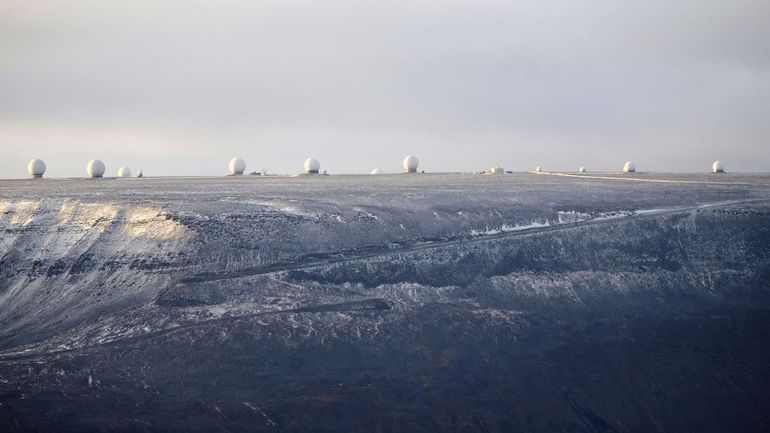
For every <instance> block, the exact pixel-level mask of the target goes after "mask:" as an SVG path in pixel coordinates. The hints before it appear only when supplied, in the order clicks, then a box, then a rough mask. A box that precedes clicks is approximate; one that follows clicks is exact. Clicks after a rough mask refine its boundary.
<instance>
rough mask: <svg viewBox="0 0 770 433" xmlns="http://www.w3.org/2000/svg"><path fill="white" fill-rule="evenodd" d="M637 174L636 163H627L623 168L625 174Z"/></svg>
mask: <svg viewBox="0 0 770 433" xmlns="http://www.w3.org/2000/svg"><path fill="white" fill-rule="evenodd" d="M635 172H636V164H634V161H626V164H625V165H624V166H623V173H635Z"/></svg>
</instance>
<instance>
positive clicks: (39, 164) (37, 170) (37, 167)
mask: <svg viewBox="0 0 770 433" xmlns="http://www.w3.org/2000/svg"><path fill="white" fill-rule="evenodd" d="M45 169H46V167H45V162H43V160H42V159H33V160H32V161H30V162H29V164H27V172H28V173H29V175H30V176H32V178H33V179H42V177H43V175H44V174H45Z"/></svg>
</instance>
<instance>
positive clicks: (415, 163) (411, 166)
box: [404, 155, 420, 173]
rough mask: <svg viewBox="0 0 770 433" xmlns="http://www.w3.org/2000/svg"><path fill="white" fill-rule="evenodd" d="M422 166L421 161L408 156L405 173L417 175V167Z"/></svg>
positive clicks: (405, 162)
mask: <svg viewBox="0 0 770 433" xmlns="http://www.w3.org/2000/svg"><path fill="white" fill-rule="evenodd" d="M419 166H420V160H418V159H417V158H416V157H414V156H412V155H408V156H407V157H406V158H404V172H405V173H417V167H419Z"/></svg>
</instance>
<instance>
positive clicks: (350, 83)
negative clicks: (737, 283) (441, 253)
mask: <svg viewBox="0 0 770 433" xmlns="http://www.w3.org/2000/svg"><path fill="white" fill-rule="evenodd" d="M768 23H770V2H769V1H768V0H730V1H727V0H724V1H714V0H676V1H671V0H665V1H664V0H639V1H635V0H633V1H632V0H625V1H623V0H621V1H618V0H604V1H600V0H574V1H570V0H551V1H543V0H539V1H510V0H507V1H503V0H501V1H497V0H495V1H480V0H476V1H470V0H469V1H457V0H440V1H439V0H436V1H428V0H411V1H400V0H389V1H369V0H350V1H345V0H327V1H323V0H303V1H299V0H267V1H260V0H251V1H245V0H244V1H235V0H217V1H198V0H179V1H162V0H130V1H104V0H61V1H48V0H35V1H31V0H0V151H1V153H2V154H1V155H0V177H25V176H26V164H27V162H28V161H29V160H30V159H31V158H42V159H44V160H45V161H46V163H47V164H48V175H49V176H53V177H59V176H62V177H64V176H82V175H84V173H85V165H86V162H87V161H88V160H89V159H92V158H99V159H102V160H103V161H104V162H105V163H106V164H107V170H108V173H107V174H108V175H114V174H115V173H116V171H117V169H118V168H119V166H121V165H127V166H129V167H131V168H133V169H134V171H136V170H137V169H140V168H142V169H144V171H145V173H146V174H147V175H219V174H223V173H225V172H226V171H227V163H228V161H229V159H230V158H232V157H234V156H242V157H243V158H245V159H246V161H247V165H248V167H247V170H248V171H251V170H260V169H262V168H267V169H268V170H269V171H270V172H274V173H296V172H299V171H300V170H301V168H302V163H303V161H304V159H305V158H306V157H309V156H315V157H317V158H319V159H320V160H321V163H322V165H323V168H325V169H328V170H329V172H331V173H339V172H347V173H350V172H369V171H371V170H372V169H373V168H375V167H379V168H381V169H383V170H385V171H389V172H392V171H398V170H399V169H400V163H401V160H402V158H403V157H404V156H405V155H406V154H408V153H412V154H415V155H416V156H418V157H419V158H420V160H421V162H422V165H421V168H422V169H425V170H427V171H463V170H465V171H470V170H482V169H485V168H488V167H491V166H494V165H500V166H503V167H505V168H507V169H513V170H525V169H532V168H533V167H534V166H536V165H540V166H543V167H544V168H546V169H554V170H556V169H563V170H575V169H576V168H577V167H578V166H581V165H584V166H586V167H587V168H588V169H589V170H618V169H620V168H621V167H622V165H623V162H624V161H625V160H626V159H633V160H635V161H636V162H637V165H638V166H639V169H640V170H642V171H704V170H707V169H708V167H709V166H710V164H711V162H712V161H713V160H715V159H721V160H723V161H724V162H725V163H726V165H727V168H728V170H732V171H768V170H770V47H769V46H768V41H770V25H768Z"/></svg>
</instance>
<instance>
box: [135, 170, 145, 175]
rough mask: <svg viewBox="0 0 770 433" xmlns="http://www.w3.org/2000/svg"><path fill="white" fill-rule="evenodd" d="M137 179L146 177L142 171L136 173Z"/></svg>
mask: <svg viewBox="0 0 770 433" xmlns="http://www.w3.org/2000/svg"><path fill="white" fill-rule="evenodd" d="M136 177H144V172H143V171H142V170H141V169H139V171H138V172H136Z"/></svg>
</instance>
